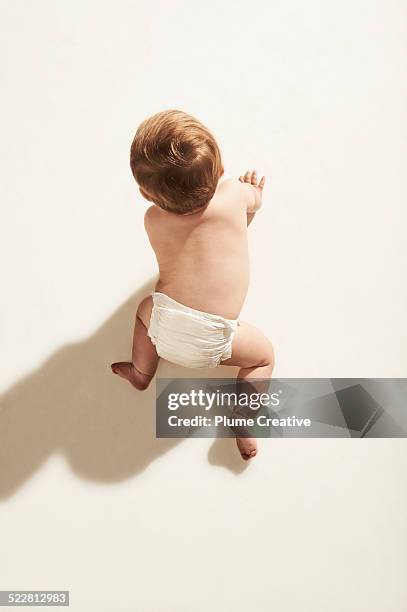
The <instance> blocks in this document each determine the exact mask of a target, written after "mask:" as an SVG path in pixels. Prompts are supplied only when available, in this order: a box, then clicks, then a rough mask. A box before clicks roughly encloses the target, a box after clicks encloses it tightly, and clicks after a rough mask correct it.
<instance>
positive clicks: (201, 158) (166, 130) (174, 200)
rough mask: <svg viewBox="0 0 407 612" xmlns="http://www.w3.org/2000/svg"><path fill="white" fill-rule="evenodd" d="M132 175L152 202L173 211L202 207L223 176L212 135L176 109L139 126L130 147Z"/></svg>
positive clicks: (199, 123)
mask: <svg viewBox="0 0 407 612" xmlns="http://www.w3.org/2000/svg"><path fill="white" fill-rule="evenodd" d="M130 167H131V170H132V172H133V176H134V178H135V179H136V181H137V183H138V184H139V186H140V187H141V189H142V190H143V191H145V192H146V193H147V194H148V196H149V197H150V198H151V200H152V201H153V202H154V203H155V204H157V205H158V206H160V207H161V208H163V209H164V210H168V211H171V212H174V213H178V214H183V213H186V212H192V211H195V210H197V209H199V208H202V207H203V206H205V205H206V204H208V202H209V201H210V200H211V198H212V197H213V195H214V193H215V190H216V186H217V184H218V181H219V178H220V177H221V176H222V174H223V166H222V158H221V153H220V150H219V147H218V145H217V143H216V140H215V138H214V136H213V135H212V133H211V132H210V131H209V130H208V128H206V127H205V126H204V125H202V123H201V122H200V121H198V119H196V118H195V117H192V116H191V115H188V114H187V113H184V112H183V111H180V110H175V109H171V110H165V111H162V112H160V113H156V114H155V115H153V116H152V117H149V118H147V119H145V120H144V121H143V122H142V123H141V124H140V125H139V127H138V129H137V132H136V135H135V137H134V140H133V143H132V145H131V150H130Z"/></svg>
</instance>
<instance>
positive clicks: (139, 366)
mask: <svg viewBox="0 0 407 612" xmlns="http://www.w3.org/2000/svg"><path fill="white" fill-rule="evenodd" d="M130 166H131V169H132V172H133V175H134V178H135V179H136V182H137V183H138V185H139V189H140V193H141V195H142V196H143V197H144V198H145V199H146V200H148V201H150V202H152V203H153V205H152V206H150V207H149V208H148V209H147V211H146V213H145V217H144V224H145V228H146V231H147V234H148V238H149V240H150V243H151V246H152V248H153V250H154V252H155V255H156V258H157V263H158V268H159V280H158V282H157V285H156V287H155V292H154V293H153V294H152V295H149V296H147V297H146V298H145V299H144V300H143V301H142V302H141V303H140V305H139V307H138V310H137V314H136V320H135V328H134V338H133V351H132V361H131V362H118V363H113V364H112V366H111V367H112V370H113V372H114V373H115V374H118V375H119V376H121V377H123V378H125V379H127V380H128V381H129V382H130V383H131V384H132V385H133V386H134V387H136V388H137V389H139V390H143V389H146V388H147V387H148V385H149V383H150V381H151V379H152V378H153V376H154V374H155V371H156V369H157V365H158V361H159V358H160V357H162V358H163V359H167V360H168V361H171V362H173V363H176V364H179V365H182V366H185V367H189V368H215V367H216V366H218V365H219V364H222V365H230V366H238V367H239V368H240V370H239V373H238V380H240V379H242V380H244V381H247V382H249V380H250V379H270V378H271V375H272V372H273V366H274V352H273V346H272V344H271V342H270V341H269V340H268V339H267V338H266V337H265V336H264V335H263V334H262V332H261V331H259V330H258V329H257V328H256V327H254V326H253V325H250V324H249V323H246V322H243V321H241V320H238V318H239V314H240V311H241V309H242V306H243V302H244V300H245V297H246V293H247V290H248V284H249V258H248V243H247V226H248V225H249V223H250V222H251V220H252V219H253V216H254V214H255V213H256V212H257V211H258V210H259V208H260V206H261V203H262V192H263V187H264V183H265V177H263V178H262V179H261V180H260V182H258V179H257V175H256V171H253V172H250V171H247V172H246V174H244V175H242V176H240V177H239V179H238V180H237V179H228V180H222V181H220V178H221V177H222V175H223V173H224V168H223V164H222V158H221V153H220V150H219V147H218V145H217V143H216V140H215V138H214V136H213V135H212V133H211V132H210V131H209V130H208V129H207V128H206V127H205V126H204V125H202V123H200V121H198V120H197V119H196V118H195V117H192V116H191V115H188V114H186V113H184V112H182V111H180V110H167V111H163V112H160V113H157V114H155V115H153V116H152V117H149V118H148V119H146V120H145V121H143V122H142V123H141V125H140V126H139V128H138V130H137V132H136V135H135V137H134V140H133V143H132V146H131V154H130ZM236 442H237V446H238V448H239V451H240V454H241V456H242V458H243V459H244V460H248V459H250V458H252V457H254V456H255V455H256V453H257V443H256V440H255V439H253V438H246V437H239V436H238V435H237V436H236Z"/></svg>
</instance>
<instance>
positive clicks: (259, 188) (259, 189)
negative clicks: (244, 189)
mask: <svg viewBox="0 0 407 612" xmlns="http://www.w3.org/2000/svg"><path fill="white" fill-rule="evenodd" d="M239 181H240V182H241V183H249V184H250V185H251V186H252V187H254V191H255V194H256V205H255V208H256V210H257V209H259V208H260V206H261V204H262V195H263V187H264V183H265V182H266V177H265V176H263V177H262V178H261V181H260V183H259V184H257V172H256V170H253V172H250V170H248V171H247V172H246V174H244V175H243V176H239Z"/></svg>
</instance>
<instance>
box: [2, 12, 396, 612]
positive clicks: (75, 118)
mask: <svg viewBox="0 0 407 612" xmlns="http://www.w3.org/2000/svg"><path fill="white" fill-rule="evenodd" d="M0 10H1V14H0V21H1V24H2V25H1V54H0V62H1V83H2V112H1V139H0V148H1V166H0V172H1V186H0V190H1V191H0V198H1V206H2V217H1V218H2V223H1V229H0V233H1V244H0V246H1V254H0V255H1V263H2V266H1V268H2V291H1V295H2V297H1V328H0V333H1V348H2V350H1V370H0V374H1V382H0V384H1V388H2V390H3V392H4V395H3V397H2V400H1V408H0V410H1V411H0V497H1V500H2V504H1V506H0V541H1V550H2V556H1V560H0V566H1V568H0V569H1V571H0V576H1V578H0V588H2V589H11V588H20V589H70V591H71V607H72V609H73V610H75V612H82V611H83V612H85V611H89V610H92V611H93V610H94V611H97V612H104V611H106V612H107V611H110V610H112V609H116V610H123V611H126V612H127V611H130V610H143V612H150V611H151V612H161V611H164V610H165V612H172V611H174V612H184V611H185V612H187V611H188V612H189V611H190V610H195V611H198V612H199V611H201V610H202V611H203V610H205V611H206V610H207V609H209V608H210V609H212V610H215V611H216V612H218V611H219V612H221V611H222V612H224V611H229V610H234V611H236V612H240V611H243V610H247V609H248V608H252V609H255V610H256V611H257V612H263V611H266V610H270V609H276V610H279V612H296V611H297V610H299V609H301V610H302V611H303V612H304V611H310V612H319V611H321V612H325V611H327V610H329V611H330V612H339V611H342V610H345V609H346V610H347V611H350V612H379V611H380V612H382V611H383V612H384V611H386V612H387V611H388V610H391V611H392V612H399V611H400V612H401V611H402V610H404V609H405V604H406V600H407V588H406V585H405V581H403V579H404V574H405V564H406V561H407V542H406V535H407V534H406V527H405V513H406V501H407V498H406V494H405V491H404V489H403V483H404V479H403V476H404V474H405V470H406V467H407V450H406V444H405V442H404V440H370V441H368V440H365V441H358V440H286V441H273V442H271V441H267V440H263V441H262V442H261V450H260V454H259V456H258V457H257V458H256V460H255V461H254V462H252V464H251V465H250V466H246V465H243V464H242V463H241V462H240V460H239V458H238V456H237V453H236V451H235V449H234V448H233V443H232V441H230V440H226V441H216V442H215V443H214V444H213V445H212V441H210V440H200V441H198V440H189V441H181V442H179V441H176V440H155V438H154V389H151V390H148V391H147V392H146V393H145V394H144V395H143V394H140V393H137V392H136V391H134V390H133V389H131V388H130V387H127V386H126V385H125V383H124V382H123V381H121V380H118V379H117V378H115V377H113V376H112V375H111V373H110V369H109V364H110V362H111V361H115V360H119V359H127V358H128V357H129V356H130V353H129V351H130V343H131V331H132V330H131V327H132V319H133V314H134V310H135V307H136V305H137V302H138V300H139V299H141V297H143V295H145V294H146V293H147V292H148V291H149V290H151V287H152V283H153V281H154V278H155V274H156V268H155V262H154V259H153V255H152V253H151V251H150V250H149V246H148V243H147V240H146V238H145V236H144V230H143V223H142V220H143V212H144V209H145V205H146V203H145V202H144V201H143V200H142V199H141V197H140V196H139V194H138V191H137V189H136V185H135V183H134V181H133V178H132V176H131V173H130V170H129V146H130V143H131V139H132V137H133V135H134V132H135V129H136V128H137V125H138V124H139V123H140V122H141V121H142V119H144V118H145V117H146V116H148V115H151V114H153V113H155V112H157V111H159V110H163V109H166V108H180V109H182V110H185V111H186V112H189V113H191V114H193V115H196V116H197V117H198V118H200V119H201V120H202V121H203V122H204V123H206V124H207V125H208V127H209V128H210V129H211V130H212V131H213V132H214V134H215V135H216V137H217V138H218V141H219V144H220V147H221V150H222V153H223V157H224V164H225V170H226V176H227V177H232V176H238V175H239V174H241V173H242V172H244V171H245V170H246V169H253V168H256V169H257V170H258V172H259V173H260V174H265V175H266V177H267V183H266V189H265V196H264V207H263V209H262V211H261V212H260V213H259V215H258V217H257V218H256V219H255V221H254V222H253V224H252V225H251V227H250V235H251V262H252V263H251V267H252V280H251V288H250V293H249V296H248V299H247V302H246V305H245V308H244V312H243V318H246V319H248V320H250V321H251V322H253V323H255V324H256V325H257V326H259V327H261V328H262V329H263V330H264V331H265V332H266V333H267V335H269V337H270V338H271V339H272V341H273V343H274V346H275V351H276V359H277V365H276V370H275V374H276V376H277V377H290V376H292V377H296V376H298V377H301V376H304V377H308V376H318V377H325V376H326V377H363V376H367V377H376V376H378V377H403V376H406V375H407V367H406V364H407V342H406V340H407V338H406V336H407V326H406V324H405V312H406V306H407V304H406V302H407V292H406V290H405V278H406V272H407V270H406V268H407V266H406V263H407V248H406V240H405V228H406V222H407V215H406V212H405V201H406V195H407V193H406V191H407V190H406V184H405V163H404V162H405V159H406V153H407V151H406V149H407V147H406V142H407V140H406V110H405V109H406V107H405V99H406V93H407V91H406V89H407V88H406V79H405V71H406V40H407V14H406V7H405V4H404V3H403V2H401V0H400V1H397V0H391V1H387V2H385V1H384V0H370V1H369V2H368V1H362V0H353V1H348V0H342V1H341V2H337V1H330V2H323V1H322V0H320V1H317V0H310V1H308V2H300V1H294V0H287V1H285V2H277V1H274V0H273V1H271V2H257V3H249V4H247V3H243V2H238V1H234V2H231V1H228V2H226V1H223V2H205V3H204V2H186V1H173V2H169V1H164V0H154V1H152V2H145V1H140V2H136V1H134V2H130V1H124V0H119V1H117V2H113V1H112V0H110V1H108V2H105V1H97V2H96V1H90V0H87V1H86V2H81V1H79V0H75V1H71V2H63V1H62V0H58V1H54V0H52V1H51V0H49V1H46V0H38V1H36V2H34V1H21V0H15V1H11V0H9V1H6V0H2V1H1V2H0ZM222 256H223V253H222V245H221V244H220V245H219V257H220V258H221V257H222ZM231 373H233V372H232V371H231V370H227V369H223V371H222V369H221V370H219V371H218V374H219V375H230V374H231ZM160 374H161V375H163V376H165V375H167V376H182V375H184V376H185V375H186V371H185V370H182V369H181V368H175V367H173V366H169V365H168V364H162V366H160Z"/></svg>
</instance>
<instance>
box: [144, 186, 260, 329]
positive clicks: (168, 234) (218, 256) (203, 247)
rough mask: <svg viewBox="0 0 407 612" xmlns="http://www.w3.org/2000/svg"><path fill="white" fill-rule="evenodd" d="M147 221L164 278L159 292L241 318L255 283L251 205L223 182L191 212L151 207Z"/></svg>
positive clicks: (185, 302) (192, 306)
mask: <svg viewBox="0 0 407 612" xmlns="http://www.w3.org/2000/svg"><path fill="white" fill-rule="evenodd" d="M145 226H146V230H147V233H148V237H149V240H150V243H151V246H152V247H153V249H154V252H155V255H156V258H157V263H158V267H159V273H160V278H159V281H158V283H157V285H156V291H160V292H162V293H165V294H166V295H168V296H169V297H172V298H173V299H174V300H177V302H180V303H181V304H185V305H186V306H189V307H191V308H195V309H196V310H202V311H204V312H208V313H212V314H218V315H221V316H223V317H226V318H228V319H236V318H238V316H239V314H240V311H241V308H242V306H243V302H244V299H245V297H246V293H247V289H248V284H249V258H248V245H247V214H246V204H245V202H244V200H243V199H242V198H241V197H240V192H239V189H238V188H236V186H235V184H234V182H233V181H230V180H227V181H223V182H221V183H220V184H219V185H218V188H217V190H216V193H215V195H214V197H213V198H212V200H211V201H210V203H209V205H208V206H207V207H206V208H205V209H204V210H203V211H201V212H197V213H194V214H189V215H177V214H175V213H168V212H166V211H164V210H162V209H161V208H159V207H158V206H151V207H150V208H149V209H148V211H147V213H146V216H145Z"/></svg>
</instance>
